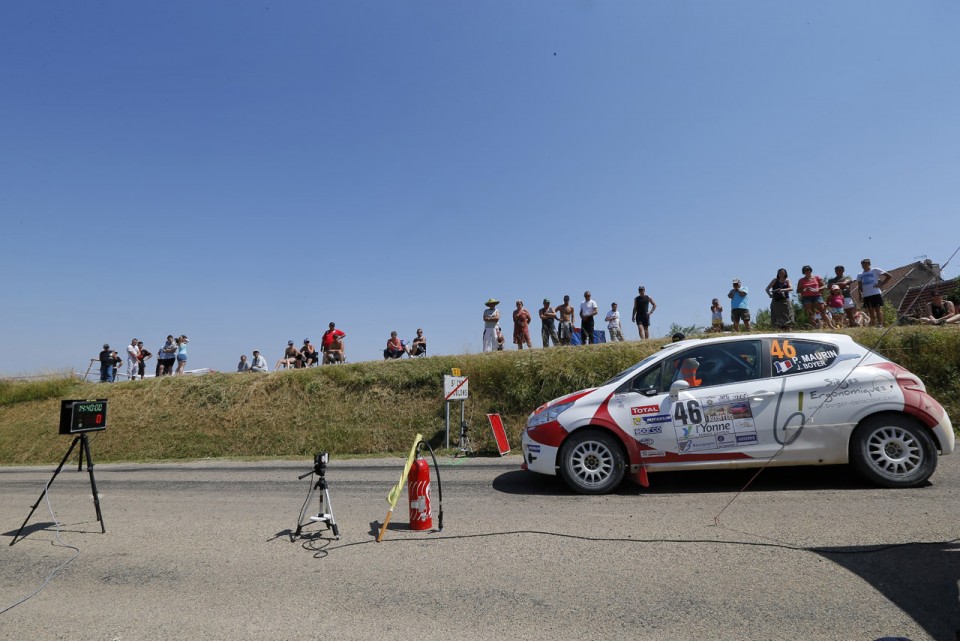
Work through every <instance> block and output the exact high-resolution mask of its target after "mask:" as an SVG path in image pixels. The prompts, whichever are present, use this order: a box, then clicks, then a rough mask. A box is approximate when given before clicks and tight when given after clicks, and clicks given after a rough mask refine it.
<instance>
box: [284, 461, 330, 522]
mask: <svg viewBox="0 0 960 641" xmlns="http://www.w3.org/2000/svg"><path fill="white" fill-rule="evenodd" d="M329 462H330V453H329V452H320V453H319V454H314V455H313V469H312V470H311V471H309V472H307V473H306V474H301V475H300V476H298V477H297V478H298V479H305V478H307V477H308V476H310V475H311V474H313V475H314V476H316V477H317V481H316V483H311V486H310V489H309V490H308V491H307V499H306V500H305V501H304V502H303V507H302V508H300V516H299V517H297V531H296V532H294V533H293V534H292V535H290V539H291V540H294V539H296V538H297V537H298V536H300V534H301V533H302V532H303V526H304V525H307V523H304V521H303V517H304V516H305V515H306V513H307V510H308V507H307V506H308V505H309V504H310V497H311V495H312V494H313V493H314V492H316V491H319V492H320V494H319V499H320V509H319V511H318V512H317V515H316V516H311V517H310V521H312V522H314V523H318V522H319V523H323V524H325V525H326V526H327V529H328V530H333V536H334V537H335V538H336V539H338V540H339V539H340V530H339V529H338V528H337V521H336V519H335V518H334V517H333V505H332V504H331V503H330V487H329V486H328V485H327V463H329ZM324 505H326V510H324Z"/></svg>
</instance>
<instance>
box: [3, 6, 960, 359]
mask: <svg viewBox="0 0 960 641" xmlns="http://www.w3.org/2000/svg"><path fill="white" fill-rule="evenodd" d="M958 23H960V5H958V4H957V3H955V2H911V3H903V2H882V1H881V2H820V3H809V2H804V3H792V4H787V3H770V2H736V1H735V2H724V3H716V2H634V1H630V2H627V1H623V2H601V1H592V2H591V1H575V2H574V1H560V2H556V1H553V0H551V1H549V2H546V1H543V2H540V1H525V2H519V3H518V2H500V1H496V0H493V1H490V2H474V1H471V2H462V1H461V2H456V1H449V0H444V1H442V2H440V1H436V2H434V1H428V0H424V1H414V2H404V3H395V2H382V1H379V2H363V1H351V2H342V1H333V2H331V1H318V0H313V1H309V2H295V1H290V2H283V3H264V2H259V3H250V2H213V1H207V2H200V3H197V2H172V1H171V2H163V3H131V2H119V1H110V0H108V1H106V2H98V3H89V2H74V1H63V2H54V1H51V2H20V3H4V5H3V6H2V8H0V87H2V88H3V90H2V91H0V221H2V223H0V266H2V270H3V280H4V296H3V297H2V311H3V313H2V315H0V330H2V332H0V335H2V337H3V338H2V339H0V350H2V354H3V358H2V360H0V373H2V374H6V375H18V374H19V375H22V374H30V373H37V372H42V371H46V370H58V369H80V370H83V369H85V367H86V365H87V362H88V360H89V358H91V357H94V356H96V354H97V352H98V351H99V349H100V346H101V344H102V343H104V342H109V343H110V344H111V345H114V346H116V347H121V346H123V345H125V344H126V343H128V342H129V340H130V338H132V337H134V336H136V337H138V338H141V339H144V340H145V342H146V344H147V347H148V348H149V349H150V350H151V351H156V349H157V348H158V347H159V345H160V344H161V343H162V341H163V339H164V337H165V336H166V335H167V334H168V333H173V334H180V333H184V334H187V335H189V336H190V339H191V343H190V360H189V367H212V368H214V369H218V370H232V369H233V368H234V367H235V364H236V362H237V360H238V357H239V355H240V354H247V355H249V354H250V353H251V351H252V350H253V349H259V350H260V351H261V352H263V353H264V355H265V356H266V357H267V360H268V361H269V362H270V365H271V367H272V365H273V361H275V360H276V359H277V358H278V357H279V356H280V354H281V353H282V350H283V348H284V346H285V345H286V342H287V340H288V339H289V340H294V341H295V342H296V343H297V345H300V344H301V343H302V341H303V339H304V338H311V339H312V340H314V341H319V338H320V335H321V334H322V332H323V330H324V329H325V328H326V325H327V323H328V322H329V321H331V320H333V321H335V322H336V323H337V326H338V327H340V328H342V329H343V330H344V331H346V332H347V335H348V337H347V341H346V343H347V355H348V359H349V360H351V361H360V360H369V359H375V358H380V354H381V351H382V349H383V347H384V344H385V342H386V340H387V338H388V337H389V333H390V331H391V330H394V329H395V330H397V331H398V332H399V333H400V335H401V337H404V338H406V339H407V340H409V339H410V338H411V337H412V336H413V334H414V330H415V329H416V328H417V327H423V328H424V330H425V334H426V336H427V338H428V340H429V344H430V349H431V352H432V353H444V354H459V353H466V352H477V351H479V350H480V345H481V330H482V323H481V313H482V311H483V303H484V301H486V299H487V298H489V297H491V296H493V297H496V298H499V299H500V300H501V301H503V302H502V304H501V306H500V307H501V312H502V313H503V315H504V317H506V316H507V314H509V312H510V311H511V310H512V309H513V303H514V301H515V300H516V299H518V298H520V299H523V300H524V301H525V303H526V305H527V307H528V308H529V309H530V310H531V312H533V311H534V310H535V309H536V308H537V307H539V306H540V301H541V300H542V299H543V298H544V297H548V298H550V299H552V300H553V301H554V302H557V301H559V300H560V299H561V298H562V296H563V294H565V293H569V294H570V295H571V297H572V298H573V300H574V301H579V300H581V299H582V293H583V291H584V290H586V289H589V290H591V291H592V292H593V295H594V298H595V299H596V300H597V301H598V302H599V304H600V307H601V310H606V309H608V308H609V304H610V302H611V301H617V302H618V303H619V304H620V307H621V311H625V312H627V314H629V310H630V307H631V305H632V302H631V301H632V297H633V296H634V295H635V293H636V288H637V286H638V285H639V284H644V285H645V286H646V287H647V290H648V293H650V294H651V295H652V296H653V297H654V299H655V300H656V301H657V303H658V305H659V309H658V311H657V313H656V314H655V315H654V317H653V325H652V327H651V330H652V333H653V334H655V335H657V336H662V335H664V334H665V333H666V331H667V329H668V327H669V325H670V324H671V323H673V322H676V323H680V324H682V325H689V324H693V323H698V324H701V325H706V324H709V318H710V316H709V305H710V299H711V298H713V297H715V296H716V297H721V298H722V297H724V296H725V294H726V292H727V290H728V289H729V286H730V280H731V278H732V277H740V278H742V279H743V281H744V283H745V284H746V285H747V286H748V287H749V288H750V289H751V292H752V294H753V295H752V296H751V299H752V300H751V306H752V307H753V308H754V310H756V309H760V308H762V307H765V306H766V305H767V304H768V300H767V299H766V297H765V295H763V294H762V290H763V287H764V286H765V285H766V283H767V282H768V281H769V280H770V279H771V278H772V277H773V275H774V274H775V272H776V269H777V268H778V267H780V266H785V267H787V269H788V270H789V271H790V273H791V276H796V275H799V270H800V266H801V265H803V264H807V263H809V264H811V265H812V266H813V267H814V270H815V271H816V272H817V273H820V274H829V273H830V272H831V271H832V267H833V266H834V265H835V264H838V263H842V264H845V265H846V266H847V267H848V272H855V271H857V269H856V268H857V266H858V264H859V260H860V259H861V258H863V257H864V256H870V257H871V258H872V259H873V262H874V265H875V266H878V267H881V268H893V267H896V266H898V265H903V264H907V263H910V262H913V261H914V260H917V259H919V258H923V257H929V258H930V259H932V260H934V261H936V262H943V261H945V260H946V259H947V258H948V257H949V256H950V255H951V254H952V253H953V251H954V250H955V249H956V247H957V245H958V240H960V222H958V217H957V213H956V210H957V200H958V199H957V192H958V188H960V175H958V174H960V127H958V125H957V114H958V113H960V40H958V38H957V37H956V25H957V24H958ZM958 273H960V272H958V270H957V267H956V263H951V264H950V265H949V266H948V267H947V269H946V270H945V276H947V277H953V276H956V275H957V274H958ZM627 320H628V321H629V317H628V318H627ZM625 325H626V324H625ZM511 327H512V326H511V324H510V323H509V321H508V322H507V323H505V329H506V330H507V331H508V332H509V330H510V328H511ZM538 329H539V323H538V322H537V323H534V330H535V331H534V332H533V333H534V335H535V338H537V337H538V336H537V335H538V333H539V332H538V331H536V330H538ZM625 334H626V335H627V337H628V338H636V329H635V328H632V327H629V326H625Z"/></svg>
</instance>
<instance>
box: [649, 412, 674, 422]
mask: <svg viewBox="0 0 960 641" xmlns="http://www.w3.org/2000/svg"><path fill="white" fill-rule="evenodd" d="M670 420H671V419H670V415H669V414H657V415H656V416H644V417H643V422H644V423H668V422H669V421H670Z"/></svg>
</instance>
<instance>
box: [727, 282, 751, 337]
mask: <svg viewBox="0 0 960 641" xmlns="http://www.w3.org/2000/svg"><path fill="white" fill-rule="evenodd" d="M749 293H750V292H749V290H748V289H747V288H746V287H744V286H743V284H742V283H741V282H740V279H739V278H734V279H733V289H731V290H730V291H729V292H728V293H727V298H729V299H730V319H731V320H732V321H733V331H735V332H739V331H740V321H743V329H744V331H747V332H749V331H750V301H749V299H748V294H749Z"/></svg>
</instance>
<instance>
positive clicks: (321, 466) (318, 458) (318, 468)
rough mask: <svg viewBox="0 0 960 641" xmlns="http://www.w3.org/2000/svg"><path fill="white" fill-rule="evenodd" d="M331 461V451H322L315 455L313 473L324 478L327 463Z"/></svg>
mask: <svg viewBox="0 0 960 641" xmlns="http://www.w3.org/2000/svg"><path fill="white" fill-rule="evenodd" d="M329 462H330V453H329V452H320V453H319V454H314V455H313V473H314V474H316V475H317V476H319V477H320V478H323V475H324V474H326V473H327V463H329Z"/></svg>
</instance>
